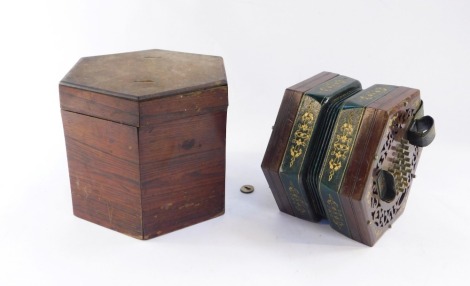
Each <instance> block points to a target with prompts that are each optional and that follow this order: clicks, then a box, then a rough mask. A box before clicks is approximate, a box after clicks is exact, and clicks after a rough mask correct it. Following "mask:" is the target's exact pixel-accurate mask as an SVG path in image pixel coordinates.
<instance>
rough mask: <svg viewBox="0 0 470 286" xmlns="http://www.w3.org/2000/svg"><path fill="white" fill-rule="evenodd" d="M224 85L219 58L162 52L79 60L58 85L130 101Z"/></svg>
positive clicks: (225, 82) (150, 51)
mask: <svg viewBox="0 0 470 286" xmlns="http://www.w3.org/2000/svg"><path fill="white" fill-rule="evenodd" d="M226 84H227V79H226V76H225V70H224V64H223V59H222V58H221V57H217V56H207V55H199V54H190V53H182V52H174V51H165V50H146V51H137V52H129V53H120V54H111V55H102V56H94V57H85V58H81V59H80V60H79V61H78V63H77V64H76V65H75V66H74V67H73V68H72V69H71V70H70V72H69V73H68V74H67V75H66V76H65V77H64V78H63V79H62V81H61V82H60V85H64V86H69V87H75V88H79V89H84V90H88V91H92V92H98V93H102V94H107V95H111V96H116V97H120V98H125V99H128V100H133V101H144V100H151V99H154V98H159V97H165V96H170V95H175V94H181V93H187V92H193V91H197V90H201V89H206V88H211V87H215V86H220V85H226Z"/></svg>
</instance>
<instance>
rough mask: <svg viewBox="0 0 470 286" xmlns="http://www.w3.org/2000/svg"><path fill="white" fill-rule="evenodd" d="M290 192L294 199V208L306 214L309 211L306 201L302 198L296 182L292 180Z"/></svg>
mask: <svg viewBox="0 0 470 286" xmlns="http://www.w3.org/2000/svg"><path fill="white" fill-rule="evenodd" d="M289 183H290V184H289V193H290V197H291V199H292V203H293V204H294V208H295V209H296V210H297V211H299V212H300V213H301V214H304V213H306V212H307V209H306V208H305V203H304V201H303V199H302V196H301V195H300V192H299V190H297V189H296V188H295V187H294V184H293V183H292V182H289Z"/></svg>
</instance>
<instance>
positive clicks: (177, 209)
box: [141, 148, 225, 238]
mask: <svg viewBox="0 0 470 286" xmlns="http://www.w3.org/2000/svg"><path fill="white" fill-rule="evenodd" d="M141 170H142V173H141V174H142V205H143V218H144V236H145V238H150V237H154V236H157V235H161V234H164V233H167V232H170V231H173V230H176V229H179V228H183V227H185V226H188V225H191V224H194V223H197V222H201V221H204V220H207V219H209V218H212V217H215V216H218V215H221V214H222V213H223V212H224V200H225V149H224V148H220V149H215V150H211V151H208V152H198V153H193V154H191V155H185V156H176V157H173V158H170V159H168V160H165V161H148V162H146V163H143V164H142V169H141Z"/></svg>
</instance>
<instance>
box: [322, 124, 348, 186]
mask: <svg viewBox="0 0 470 286" xmlns="http://www.w3.org/2000/svg"><path fill="white" fill-rule="evenodd" d="M340 130H341V133H340V134H336V139H335V142H334V143H333V151H331V154H330V155H331V157H333V158H331V159H330V161H329V162H328V164H329V166H330V175H329V176H328V181H331V180H332V179H333V176H334V175H335V172H336V171H338V170H339V169H340V168H341V167H343V163H344V162H345V160H346V154H347V153H348V152H349V151H350V149H351V142H352V140H353V138H352V134H353V131H354V128H353V125H352V124H351V123H350V122H344V123H342V124H341V127H340Z"/></svg>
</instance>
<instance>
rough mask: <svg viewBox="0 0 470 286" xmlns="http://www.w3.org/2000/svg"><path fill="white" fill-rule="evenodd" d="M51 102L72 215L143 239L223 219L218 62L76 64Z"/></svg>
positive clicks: (112, 59) (113, 59)
mask: <svg viewBox="0 0 470 286" xmlns="http://www.w3.org/2000/svg"><path fill="white" fill-rule="evenodd" d="M145 76H148V78H147V77H145ZM144 78H145V79H147V80H141V79H144ZM134 79H135V80H134ZM129 81H131V82H130V83H129ZM59 94H60V103H61V109H62V119H63V125H64V133H65V141H66V147H67V158H68V164H69V174H70V184H71V189H72V202H73V207H74V213H75V215H77V216H78V217H81V218H84V219H86V220H89V221H91V222H94V223H97V224H99V225H102V226H105V227H107V228H110V229H113V230H116V231H119V232H122V233H125V234H127V235H130V236H132V237H136V238H139V239H148V238H152V237H155V236H158V235H161V234H165V233H168V232H170V231H174V230H177V229H180V228H183V227H186V226H189V225H192V224H195V223H198V222H201V221H204V220H207V219H210V218H213V217H216V216H219V215H221V214H223V213H224V211H225V145H226V144H225V138H226V121H227V106H228V89H227V84H226V78H225V71H224V67H223V61H222V58H220V57H212V56H202V55H191V54H186V53H178V52H168V51H161V50H151V51H143V52H135V53H125V54H117V55H108V56H98V57H89V58H84V59H81V60H80V61H79V62H78V63H77V65H76V66H75V67H74V68H73V69H72V70H71V71H70V72H69V73H68V74H67V75H66V76H65V78H64V79H63V80H62V82H61V83H60V85H59Z"/></svg>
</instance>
